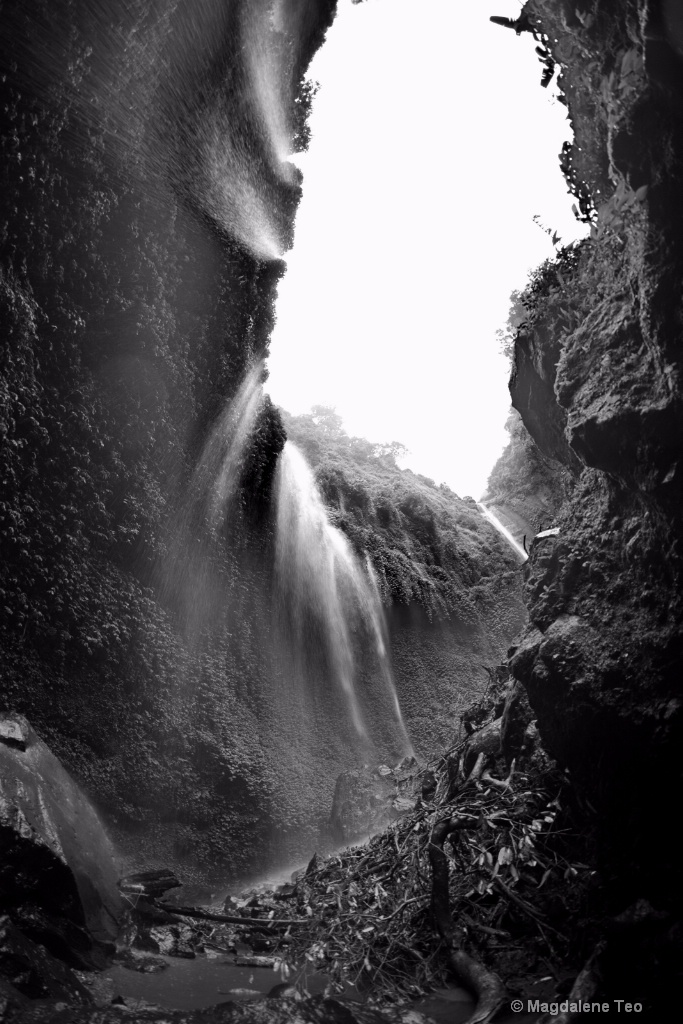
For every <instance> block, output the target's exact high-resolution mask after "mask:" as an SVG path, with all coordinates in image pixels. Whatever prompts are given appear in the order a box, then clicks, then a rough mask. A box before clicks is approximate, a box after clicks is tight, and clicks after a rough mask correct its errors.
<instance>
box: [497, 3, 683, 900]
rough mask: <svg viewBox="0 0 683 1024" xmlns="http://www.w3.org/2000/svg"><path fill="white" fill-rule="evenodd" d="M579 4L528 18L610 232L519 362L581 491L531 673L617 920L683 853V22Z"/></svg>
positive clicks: (543, 603)
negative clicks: (675, 806)
mask: <svg viewBox="0 0 683 1024" xmlns="http://www.w3.org/2000/svg"><path fill="white" fill-rule="evenodd" d="M575 7H576V5H575V4H573V3H572V4H566V3H560V4H556V3H549V2H544V0H532V2H531V3H528V4H527V5H526V6H525V8H524V10H525V13H526V14H527V15H528V16H529V18H530V24H531V25H533V26H534V27H535V29H536V31H537V33H538V36H537V38H542V39H543V41H544V45H545V46H546V47H547V49H548V50H549V51H550V54H552V58H553V59H554V61H555V62H556V63H557V64H558V65H559V70H560V85H561V88H562V91H563V93H564V96H565V97H566V101H567V103H568V107H569V113H570V116H571V119H572V123H573V126H574V132H575V141H574V144H573V146H572V147H571V149H568V150H566V151H565V153H564V154H563V163H564V166H565V170H566V173H567V176H568V181H569V184H570V187H571V188H572V190H573V192H574V195H575V197H576V200H577V210H578V212H579V213H581V214H582V215H583V216H584V217H585V218H586V219H587V220H590V221H591V222H592V227H591V234H590V239H588V240H586V241H585V242H583V243H581V244H579V245H577V246H574V247H570V249H568V250H564V251H563V252H562V253H561V254H560V256H559V258H558V260H557V261H556V262H555V263H554V264H548V265H547V266H546V267H545V268H541V270H540V271H539V272H538V273H537V275H536V277H535V279H534V282H533V285H532V289H531V291H530V292H529V293H528V294H527V301H528V310H527V312H528V316H527V320H526V322H525V323H524V324H523V325H522V327H521V329H520V331H519V335H518V337H517V341H516V345H515V365H514V371H513V376H512V380H511V385H510V390H511V393H512V399H513V404H514V406H515V408H516V409H518V410H519V412H520V413H521V416H522V418H523V420H524V423H525V425H526V427H527V429H528V430H529V433H530V434H531V436H532V437H533V439H534V441H535V443H536V445H537V446H538V448H539V449H540V451H541V453H543V455H544V456H545V457H546V458H547V459H550V460H553V461H554V462H555V463H557V464H558V467H559V469H560V470H561V471H563V472H565V473H569V474H570V475H571V478H572V479H573V481H574V482H573V484H572V485H571V487H570V497H569V498H568V500H566V501H565V503H564V504H563V505H562V507H561V509H560V510H559V511H558V512H557V514H556V516H555V518H554V521H553V524H552V525H554V526H557V527H558V528H559V532H558V533H557V535H556V536H553V537H550V538H547V539H545V540H539V541H537V542H536V543H535V544H534V545H533V549H532V555H531V559H530V564H529V567H528V569H527V580H526V600H527V604H528V609H529V616H530V622H529V626H528V628H527V630H526V632H525V634H524V637H523V639H522V640H521V642H520V643H519V645H518V647H517V649H516V651H515V653H514V656H513V657H512V660H511V668H512V672H513V674H514V675H515V676H516V677H517V678H518V679H520V680H522V682H523V683H524V685H525V686H526V688H527V690H528V693H529V697H530V700H531V703H532V706H533V708H534V711H535V712H536V714H537V715H538V721H539V726H540V729H541V734H542V736H543V740H544V743H545V744H546V745H547V747H548V749H549V750H550V751H551V752H552V753H553V754H554V755H555V756H556V757H557V758H558V760H559V761H560V763H561V764H562V765H564V766H566V767H567V768H568V770H569V771H570V773H571V776H572V778H573V779H574V780H575V785H576V790H577V793H578V799H579V800H580V801H583V807H584V810H585V813H586V816H587V819H588V820H589V821H590V822H592V825H593V827H594V828H595V829H596V830H597V834H598V836H599V849H600V851H601V856H602V870H603V872H604V874H603V882H604V883H605V892H606V894H607V897H608V902H610V905H611V907H612V910H614V909H617V908H619V907H622V908H623V906H624V903H625V901H628V900H633V899H635V898H638V897H644V898H647V899H650V900H652V901H653V902H655V904H656V903H657V902H659V903H662V902H664V903H666V902H667V901H668V900H670V898H671V895H672V887H671V884H670V882H671V875H670V874H669V870H670V869H671V870H673V862H674V858H675V856H676V854H675V850H676V843H675V841H674V838H673V830H674V828H675V826H674V823H673V820H672V817H671V814H670V799H671V791H672V788H676V787H677V784H678V781H679V780H680V757H679V753H678V750H679V749H680V737H681V726H682V716H681V712H682V708H681V700H680V682H679V680H680V670H679V663H680V657H681V650H682V642H683V629H682V625H681V623H682V618H681V612H682V609H681V539H682V538H681V513H680V509H681V498H682V487H683V484H682V481H683V473H682V470H681V462H680V438H681V426H682V413H683V405H682V399H683V393H682V390H681V336H682V335H681V329H682V326H683V307H682V303H681V280H683V230H682V229H683V223H682V217H683V215H682V213H681V210H682V208H681V205H680V202H678V198H677V197H678V196H679V193H680V187H681V181H682V180H683V177H682V175H683V163H682V160H683V130H682V129H683V122H682V114H683V106H682V104H681V99H680V97H681V95H683V93H682V91H681V89H682V86H683V63H682V61H681V47H680V28H681V26H680V16H679V14H677V13H676V10H677V9H676V5H670V4H666V3H664V4H645V3H639V2H635V0H631V2H628V3H623V4H622V3H619V4H615V3H609V2H602V3H593V4H587V3H584V4H581V5H579V7H578V8H576V9H575ZM511 44H512V40H511ZM547 525H550V524H547ZM667 808H668V809H667Z"/></svg>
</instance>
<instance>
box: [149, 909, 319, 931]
mask: <svg viewBox="0 0 683 1024" xmlns="http://www.w3.org/2000/svg"><path fill="white" fill-rule="evenodd" d="M159 906H160V907H163V909H164V910H167V911H168V912H169V914H180V915H181V917H197V918H199V919H200V920H202V921H222V922H224V923H225V924H243V925H246V926H247V927H249V928H289V927H290V926H294V927H295V926H296V925H301V924H316V923H317V922H316V921H314V920H313V919H312V918H310V917H307V918H305V919H304V918H292V919H283V918H272V919H271V918H268V917H236V916H234V915H232V914H213V913H211V912H210V911H208V910H198V909H197V908H196V907H173V906H171V904H170V903H160V904H159Z"/></svg>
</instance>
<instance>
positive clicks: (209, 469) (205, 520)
mask: <svg viewBox="0 0 683 1024" xmlns="http://www.w3.org/2000/svg"><path fill="white" fill-rule="evenodd" d="M262 380H263V361H262V360H259V361H258V362H256V363H255V364H254V366H252V367H251V369H250V370H249V371H248V372H247V374H246V375H245V377H244V380H243V382H242V384H241V385H240V387H239V389H238V390H237V393H236V394H235V396H234V397H233V398H232V399H230V400H229V401H228V402H227V403H226V405H225V407H224V409H223V410H222V412H221V413H220V415H219V416H218V418H217V419H216V422H215V423H214V425H213V427H212V428H211V430H210V431H209V434H208V437H207V439H206V441H205V442H204V446H203V448H202V451H201V454H200V457H199V459H198V461H197V465H196V467H195V470H194V472H193V474H192V476H191V478H190V480H189V482H188V485H187V489H186V492H185V496H184V499H183V501H182V503H181V506H180V509H179V511H178V514H177V516H176V517H175V520H174V522H173V526H172V529H171V535H170V537H169V542H168V557H167V559H166V564H165V565H164V567H163V571H162V580H161V585H160V588H159V590H160V594H161V597H162V600H163V601H164V603H170V604H171V605H172V606H174V607H176V609H177V610H178V612H179V614H180V617H181V620H182V621H183V624H184V627H185V629H186V630H188V631H190V632H194V633H200V632H201V631H202V629H203V628H204V626H205V625H206V624H207V622H208V620H209V619H210V617H211V615H212V614H213V611H214V609H217V608H218V607H219V606H220V605H221V604H222V603H223V602H224V599H225V596H226V595H225V593H224V591H225V580H223V579H221V578H220V577H219V575H218V570H217V566H218V565H219V564H220V560H217V559H216V558H215V557H214V556H215V554H216V551H217V548H218V547H219V546H222V548H223V549H225V539H226V536H225V535H226V530H229V529H230V528H231V527H234V526H235V524H236V521H237V519H238V513H239V504H238V497H239V485H240V478H241V471H242V468H243V462H244V458H245V452H246V448H247V446H248V443H249V440H250V438H251V435H252V431H253V429H254V425H255V422H256V418H257V416H258V413H259V410H260V408H261V405H262V403H263V385H262Z"/></svg>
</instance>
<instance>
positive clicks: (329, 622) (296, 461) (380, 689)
mask: <svg viewBox="0 0 683 1024" xmlns="http://www.w3.org/2000/svg"><path fill="white" fill-rule="evenodd" d="M276 501H277V517H276V552H275V581H276V601H277V609H278V614H279V617H280V619H281V621H282V622H283V623H284V629H285V632H286V634H287V639H288V642H289V643H290V645H293V647H294V652H295V657H294V658H293V659H292V664H293V666H294V671H295V672H296V673H297V674H298V675H299V678H298V679H297V680H295V681H294V683H295V685H297V686H298V687H299V689H300V690H303V691H304V694H307V695H308V696H310V698H311V699H316V698H317V702H318V704H320V705H322V706H323V707H324V706H325V705H326V704H328V703H329V704H330V705H331V703H332V702H333V700H334V697H335V691H336V696H337V697H341V698H342V704H343V707H344V709H345V713H346V716H347V718H348V719H349V720H350V722H351V724H352V726H353V730H354V732H355V736H356V739H357V740H360V741H361V746H362V747H363V748H364V749H365V750H366V751H367V752H368V753H370V751H371V750H372V749H373V746H374V744H373V742H372V737H371V735H370V730H369V727H368V710H367V709H368V707H370V706H372V705H373V704H375V705H376V704H377V700H378V699H379V701H380V703H381V704H382V705H383V707H382V711H383V714H384V716H385V717H386V714H387V711H388V713H389V716H390V718H391V721H392V732H393V736H394V742H395V743H398V745H399V746H400V748H401V752H402V753H406V752H408V751H410V750H411V745H410V741H409V739H408V735H407V732H406V729H405V724H404V722H403V717H402V715H401V711H400V707H399V703H398V698H397V696H396V689H395V686H394V682H393V677H392V673H391V667H390V664H389V658H388V654H387V645H386V642H385V626H384V621H383V614H382V609H381V603H380V599H379V592H378V590H377V586H376V582H375V581H373V578H372V576H371V575H369V574H368V573H367V572H366V571H365V570H364V568H363V566H362V565H361V563H360V562H359V561H358V559H357V558H356V556H355V555H354V553H353V551H352V549H351V545H350V544H349V542H348V540H347V539H346V537H345V536H344V534H343V533H342V532H341V530H339V529H337V528H336V527H335V526H334V525H333V524H332V522H331V521H330V517H329V514H328V511H327V509H326V508H325V505H324V504H323V501H322V498H321V496H320V492H319V490H318V487H317V485H316V482H315V478H314V476H313V473H312V471H311V469H310V467H309V466H308V464H307V462H306V460H305V459H304V457H303V455H302V454H301V452H300V451H299V450H298V449H297V448H296V447H295V445H293V444H292V443H291V442H290V441H288V442H287V443H286V444H285V447H284V450H283V452H282V454H281V456H280V462H279V466H278V471H277V478H276ZM368 635H369V636H370V638H371V641H372V647H373V653H374V657H375V660H376V662H377V669H378V671H375V672H374V673H373V683H374V686H375V692H374V693H373V694H372V695H370V697H371V699H369V695H368V694H366V693H359V689H358V679H359V676H360V671H359V666H358V656H357V648H358V645H359V643H360V639H361V638H362V637H365V636H368ZM328 687H330V688H331V691H328V690H327V688H328ZM321 689H322V692H321ZM374 714H375V715H376V714H377V711H376V707H375V709H374ZM339 727H340V728H341V723H340V724H339Z"/></svg>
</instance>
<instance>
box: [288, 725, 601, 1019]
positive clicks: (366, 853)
mask: <svg viewBox="0 0 683 1024" xmlns="http://www.w3.org/2000/svg"><path fill="white" fill-rule="evenodd" d="M467 750H468V744H467V743H463V744H462V745H461V746H460V747H458V748H456V749H455V750H453V751H451V752H450V753H449V755H448V756H446V757H444V758H443V759H442V760H441V762H440V763H437V764H436V765H433V766H431V775H432V776H434V775H435V776H436V780H437V785H436V791H435V793H434V795H433V797H432V798H431V799H429V800H426V799H425V798H424V797H423V799H422V801H421V802H420V804H419V806H418V808H417V809H416V810H415V811H414V812H413V813H412V814H410V815H408V816H406V817H404V818H402V819H400V820H399V821H397V822H394V823H393V824H392V825H391V826H390V827H389V828H388V829H387V830H386V831H384V832H383V833H382V834H380V835H377V836H375V837H374V838H373V839H372V840H371V841H370V842H369V843H368V844H367V845H365V846H361V847H356V848H353V849H350V850H347V851H344V852H343V853H341V854H339V855H336V856H332V857H329V858H327V859H326V860H323V861H318V860H317V859H315V860H314V862H313V863H312V864H311V865H310V866H309V869H308V871H307V872H306V874H305V875H304V876H303V877H301V878H300V879H299V880H298V882H297V884H296V888H295V892H294V893H293V894H292V898H296V899H297V900H298V902H299V906H300V909H301V910H304V911H305V912H306V913H307V914H309V915H310V917H311V919H312V920H313V919H315V922H316V923H315V925H313V924H312V925H311V927H309V928H308V929H297V930H296V931H295V932H293V933H292V936H291V945H290V947H289V954H288V958H290V959H291V960H293V961H297V960H306V961H307V962H308V963H309V964H310V965H314V966H316V967H317V968H319V969H321V970H324V971H325V972H326V974H327V975H328V976H329V977H330V978H331V979H332V981H331V984H332V987H333V988H334V989H336V990H337V991H341V990H342V989H343V987H344V983H348V982H349V981H350V982H351V983H353V984H354V985H356V986H358V987H360V988H362V989H363V990H366V991H369V992H370V993H371V998H373V999H377V1000H378V1001H386V1000H395V999H400V998H415V997H416V996H419V995H421V994H423V993H425V992H427V991H429V990H431V989H433V988H436V987H439V986H443V985H445V984H447V982H448V980H449V977H450V976H451V972H453V973H455V975H456V978H457V980H459V981H460V982H461V983H463V984H466V985H468V987H471V988H473V989H474V990H475V991H476V992H477V994H478V996H479V1013H478V1014H477V1015H476V1017H475V1019H477V1020H482V1021H483V1020H487V1019H489V1016H490V1013H491V1012H493V1010H494V1009H495V1007H496V1006H497V1005H499V1003H500V1000H501V999H502V998H503V994H504V992H505V988H504V986H503V984H502V983H501V982H500V980H499V979H498V978H496V977H495V974H496V973H498V974H500V975H501V976H502V977H503V978H504V980H505V984H506V985H507V986H508V987H509V988H510V989H511V990H513V991H517V992H520V991H522V990H523V989H524V986H523V983H521V982H520V979H521V977H522V976H529V975H530V974H531V975H533V972H534V970H535V969H536V970H538V972H542V973H544V974H547V972H548V970H550V973H551V974H553V975H554V976H555V978H557V977H558V976H559V974H558V971H559V970H560V967H561V964H562V963H563V961H564V960H565V958H566V955H567V952H568V948H569V946H568V939H567V937H566V936H565V934H564V933H563V931H562V928H561V925H560V923H558V921H557V920H556V917H557V914H556V912H554V906H555V910H556V905H557V904H558V900H559V906H560V908H561V913H560V917H562V915H563V914H566V907H567V902H568V901H567V898H566V893H565V890H566V889H567V884H568V883H570V885H571V886H572V887H574V888H575V889H576V883H577V882H578V881H580V880H581V878H585V877H587V873H588V868H587V867H586V865H584V864H576V863H571V862H570V860H569V859H567V856H565V855H564V854H563V852H562V850H563V848H566V847H567V843H566V835H565V830H564V829H563V828H562V827H561V823H560V822H559V819H560V817H561V815H562V803H561V791H562V785H563V777H562V775H561V774H560V773H559V772H558V771H557V770H556V769H554V768H553V767H551V766H550V765H549V763H548V761H547V759H546V758H545V756H544V755H543V754H542V753H540V752H537V753H536V754H534V755H533V757H532V758H531V760H530V762H529V764H528V765H527V766H526V768H525V769H524V770H518V771H514V770H513V771H512V772H511V773H510V775H509V776H508V778H507V779H503V778H497V777H495V776H494V775H492V774H491V773H490V772H488V771H486V770H485V769H486V763H487V762H486V758H485V756H484V755H480V756H479V757H478V758H477V761H476V764H475V766H474V768H473V769H472V771H471V772H470V773H469V775H467V776H465V775H464V772H463V767H462V766H463V764H465V763H466V760H467V759H466V755H467ZM493 764H494V765H495V762H493ZM428 774H429V773H428V772H425V773H424V777H425V778H426V777H427V776H428ZM430 788H431V790H432V792H433V784H432V785H431V787H430ZM577 891H578V890H577ZM558 893H562V895H561V896H560V895H558ZM571 902H572V900H571V898H570V899H569V903H571ZM485 1011H486V1012H485Z"/></svg>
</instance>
